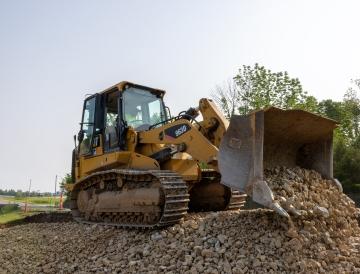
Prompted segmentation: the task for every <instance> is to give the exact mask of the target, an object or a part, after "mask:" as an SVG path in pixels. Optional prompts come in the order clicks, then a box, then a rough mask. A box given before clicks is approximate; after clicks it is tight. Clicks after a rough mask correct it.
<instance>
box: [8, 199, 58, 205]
mask: <svg viewBox="0 0 360 274" xmlns="http://www.w3.org/2000/svg"><path fill="white" fill-rule="evenodd" d="M3 199H4V200H7V201H9V202H19V203H25V202H26V200H27V201H28V203H29V204H36V205H54V200H55V205H56V206H58V205H59V202H60V198H59V197H29V198H26V197H6V198H3ZM64 200H65V197H64V198H63V201H64Z"/></svg>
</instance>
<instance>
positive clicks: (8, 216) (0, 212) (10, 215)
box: [0, 205, 31, 224]
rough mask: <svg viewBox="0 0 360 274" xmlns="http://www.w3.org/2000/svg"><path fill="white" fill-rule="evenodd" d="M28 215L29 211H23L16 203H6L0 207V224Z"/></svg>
mask: <svg viewBox="0 0 360 274" xmlns="http://www.w3.org/2000/svg"><path fill="white" fill-rule="evenodd" d="M29 215H31V213H24V212H23V211H21V209H20V208H19V207H18V206H16V205H6V206H4V207H1V208H0V224H7V223H10V222H13V221H17V220H21V219H23V218H25V217H26V216H29Z"/></svg>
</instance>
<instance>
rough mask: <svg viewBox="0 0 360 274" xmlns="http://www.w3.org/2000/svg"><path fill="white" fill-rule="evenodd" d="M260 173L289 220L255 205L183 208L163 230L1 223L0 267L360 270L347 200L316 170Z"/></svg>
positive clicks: (26, 269)
mask: <svg viewBox="0 0 360 274" xmlns="http://www.w3.org/2000/svg"><path fill="white" fill-rule="evenodd" d="M266 176H267V178H268V180H269V181H270V185H271V187H272V189H273V190H274V192H275V197H276V199H277V200H278V201H279V202H280V203H282V205H283V206H284V207H285V206H287V208H289V209H292V208H293V209H292V211H293V214H292V218H291V221H289V220H287V219H286V218H283V217H280V216H278V215H276V214H275V213H274V212H272V211H270V210H267V209H255V210H243V211H233V212H216V213H195V214H189V215H188V216H186V217H185V219H184V220H183V221H182V222H181V223H180V224H177V225H175V226H172V227H168V228H164V229H161V230H129V229H118V228H111V227H104V226H100V225H82V224H78V223H75V222H63V223H27V224H24V225H19V226H14V227H9V228H4V229H1V230H0V251H1V252H0V273H73V272H76V273H360V238H359V237H360V234H359V232H360V230H359V227H358V224H357V222H356V219H355V213H356V209H355V207H354V205H353V203H352V202H351V200H348V198H347V197H346V196H345V195H343V194H342V193H341V192H340V191H339V190H338V188H337V186H336V185H335V184H333V183H332V182H330V181H326V180H322V179H321V177H320V176H319V175H318V174H317V173H315V172H310V171H303V170H301V169H281V168H278V169H273V170H271V171H267V172H266ZM300 183H303V184H305V186H300ZM313 186H315V187H313ZM295 190H296V191H295ZM298 190H301V191H298ZM329 199H330V200H329ZM305 212H306V213H305ZM58 220H59V221H60V219H58ZM65 220H67V219H65Z"/></svg>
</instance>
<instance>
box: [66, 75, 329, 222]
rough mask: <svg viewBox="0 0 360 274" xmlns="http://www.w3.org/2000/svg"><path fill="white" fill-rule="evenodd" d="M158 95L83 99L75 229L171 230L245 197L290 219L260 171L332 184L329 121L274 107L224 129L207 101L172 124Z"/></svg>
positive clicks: (139, 89) (137, 92)
mask: <svg viewBox="0 0 360 274" xmlns="http://www.w3.org/2000/svg"><path fill="white" fill-rule="evenodd" d="M164 94H165V91H163V90H160V89H154V88H149V87H145V86H141V85H137V84H133V83H130V82H120V83H119V84H116V85H114V86H112V87H110V88H109V89H107V90H105V91H103V92H101V93H96V94H94V95H91V96H89V97H88V98H86V99H85V102H84V107H83V114H82V121H81V123H80V124H81V129H80V131H79V134H78V136H77V140H78V143H77V144H76V140H75V149H74V151H73V156H72V157H73V158H72V177H73V182H74V183H73V184H72V185H71V186H70V190H71V210H72V213H73V216H74V218H75V219H76V220H78V221H80V222H85V223H93V222H95V223H102V224H107V225H114V226H121V227H157V226H168V225H171V224H174V223H177V222H179V220H180V219H181V218H182V217H183V216H184V215H185V214H187V212H188V211H220V210H233V209H239V208H241V207H242V206H243V205H244V203H245V199H246V196H247V195H249V196H250V197H252V199H253V200H254V201H255V202H257V203H259V204H261V205H263V206H266V207H268V208H272V209H274V210H275V211H276V212H278V213H279V214H281V215H283V216H288V213H287V212H286V211H285V210H284V209H283V208H281V206H280V205H279V204H277V203H276V202H275V201H274V198H273V195H272V192H271V190H270V188H269V187H268V185H267V184H266V181H265V180H264V177H263V170H264V168H267V167H272V166H276V165H283V166H289V167H291V166H301V167H304V168H309V169H314V170H316V171H318V172H320V173H321V174H322V175H323V176H324V177H326V178H332V176H333V174H332V134H333V129H334V127H335V126H336V123H335V122H334V121H332V120H329V119H325V118H322V117H320V116H317V115H314V114H311V113H308V112H305V111H301V110H289V111H285V110H281V109H278V108H273V107H271V108H267V109H263V110H260V111H256V112H253V113H251V114H249V115H245V116H238V115H234V116H233V117H232V118H231V120H230V124H229V122H228V120H227V119H226V118H225V117H224V116H223V114H222V113H221V112H220V111H219V109H218V108H217V107H216V105H215V104H214V102H212V100H210V99H201V100H200V102H199V106H198V107H195V108H190V109H188V110H187V111H183V112H180V113H179V114H178V115H177V116H171V115H170V111H169V109H168V108H167V107H165V105H164V102H163V97H164ZM200 113H201V115H202V118H203V119H202V121H197V119H196V118H197V117H198V115H199V114H200Z"/></svg>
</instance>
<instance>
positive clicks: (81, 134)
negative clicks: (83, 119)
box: [77, 129, 84, 144]
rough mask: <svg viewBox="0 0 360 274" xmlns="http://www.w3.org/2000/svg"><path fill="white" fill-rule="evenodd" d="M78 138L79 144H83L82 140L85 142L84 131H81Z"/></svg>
mask: <svg viewBox="0 0 360 274" xmlns="http://www.w3.org/2000/svg"><path fill="white" fill-rule="evenodd" d="M77 138H78V142H79V144H80V143H81V142H82V140H84V131H83V130H82V129H80V131H79V133H78V137H77Z"/></svg>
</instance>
